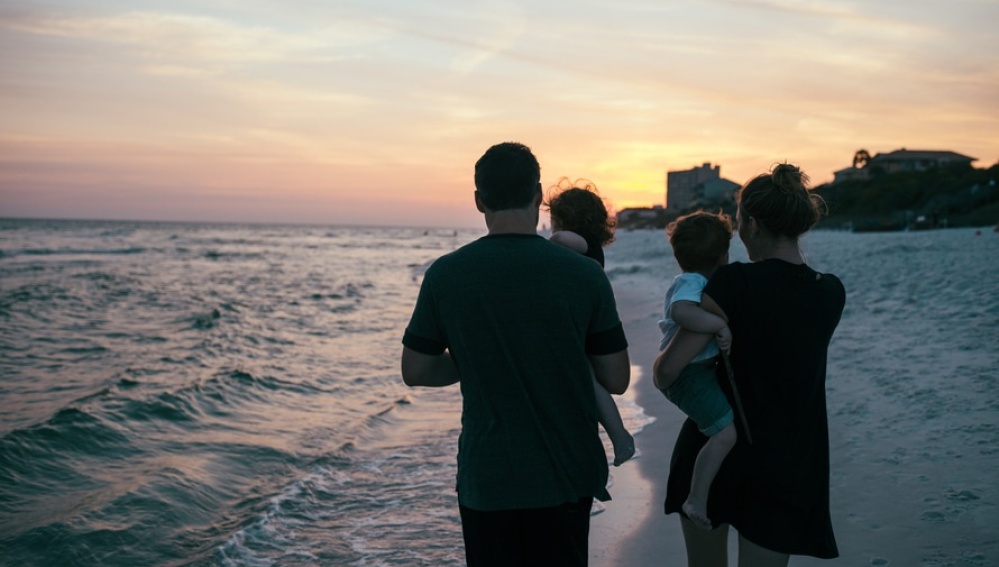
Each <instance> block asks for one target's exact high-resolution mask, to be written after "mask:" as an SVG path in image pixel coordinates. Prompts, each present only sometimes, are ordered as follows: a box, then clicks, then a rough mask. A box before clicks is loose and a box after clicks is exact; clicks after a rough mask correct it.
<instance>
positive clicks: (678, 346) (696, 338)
mask: <svg viewBox="0 0 999 567" xmlns="http://www.w3.org/2000/svg"><path fill="white" fill-rule="evenodd" d="M710 340H711V335H709V334H706V333H695V332H693V331H688V330H687V329H684V328H683V327H680V329H679V330H678V331H677V332H676V335H674V336H673V338H672V340H670V342H669V344H668V345H666V348H665V349H663V351H662V352H661V353H659V356H657V357H656V360H655V362H653V363H652V382H653V383H654V384H655V385H656V388H659V389H660V390H665V389H666V388H668V387H669V386H670V384H672V383H673V382H674V381H675V380H676V379H677V377H679V376H680V371H681V370H683V368H684V367H685V366H687V365H688V364H690V361H691V360H693V359H694V357H695V356H697V353H699V352H701V349H703V348H704V347H705V346H706V345H707V344H708V341H710Z"/></svg>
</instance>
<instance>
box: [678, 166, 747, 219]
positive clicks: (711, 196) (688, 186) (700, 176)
mask: <svg viewBox="0 0 999 567" xmlns="http://www.w3.org/2000/svg"><path fill="white" fill-rule="evenodd" d="M738 188H739V184H738V183H735V182H732V181H729V180H727V179H722V177H721V166H720V165H716V166H712V165H711V164H710V163H705V164H703V165H702V166H701V167H695V168H693V169H687V170H683V171H668V172H666V210H667V211H669V212H671V213H675V212H681V211H686V210H690V209H691V208H694V207H697V206H699V205H709V204H712V203H719V202H726V201H731V200H732V199H733V195H734V193H735V190H736V189H738Z"/></svg>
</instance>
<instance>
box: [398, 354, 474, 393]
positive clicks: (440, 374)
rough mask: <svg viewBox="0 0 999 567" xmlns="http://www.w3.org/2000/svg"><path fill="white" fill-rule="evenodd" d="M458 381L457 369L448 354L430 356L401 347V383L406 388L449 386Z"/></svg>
mask: <svg viewBox="0 0 999 567" xmlns="http://www.w3.org/2000/svg"><path fill="white" fill-rule="evenodd" d="M459 380H460V376H459V375H458V367H457V366H455V365H454V361H453V360H451V354H450V353H449V352H447V351H445V352H443V353H442V354H437V355H431V354H423V353H422V352H418V351H415V350H413V349H411V348H409V347H405V346H404V347H402V381H403V382H405V384H406V385H407V386H430V387H440V386H450V385H451V384H457V383H458V381H459Z"/></svg>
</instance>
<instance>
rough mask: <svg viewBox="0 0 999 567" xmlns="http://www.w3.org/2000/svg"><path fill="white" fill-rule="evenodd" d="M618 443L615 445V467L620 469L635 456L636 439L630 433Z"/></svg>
mask: <svg viewBox="0 0 999 567" xmlns="http://www.w3.org/2000/svg"><path fill="white" fill-rule="evenodd" d="M625 435H626V436H627V437H626V438H625V439H622V440H621V441H620V442H618V443H614V444H613V445H614V466H615V467H619V466H621V463H623V462H625V461H627V460H628V459H630V458H632V457H634V456H635V438H634V437H632V436H631V434H630V433H627V432H626V433H625Z"/></svg>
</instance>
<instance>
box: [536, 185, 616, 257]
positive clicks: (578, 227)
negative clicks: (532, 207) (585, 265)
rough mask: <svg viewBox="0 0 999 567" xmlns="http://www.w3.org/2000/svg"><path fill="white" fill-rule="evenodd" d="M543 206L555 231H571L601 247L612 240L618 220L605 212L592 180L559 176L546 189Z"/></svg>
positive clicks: (605, 208) (605, 209)
mask: <svg viewBox="0 0 999 567" xmlns="http://www.w3.org/2000/svg"><path fill="white" fill-rule="evenodd" d="M544 207H545V209H546V210H547V211H548V212H549V214H551V218H552V228H553V229H554V228H555V227H556V226H557V227H558V230H571V231H572V232H575V233H576V234H578V235H580V236H582V237H583V238H585V239H586V241H587V242H592V243H597V244H599V245H600V246H601V247H603V246H607V245H608V244H610V243H611V242H614V227H615V226H616V225H617V219H616V218H614V217H613V216H611V215H609V214H608V213H607V207H605V206H604V202H603V199H601V198H600V195H598V194H597V186H596V185H594V184H593V183H592V182H591V181H587V180H586V179H577V180H576V181H575V182H573V181H570V180H569V178H568V177H563V178H562V179H559V181H558V183H557V184H555V185H553V186H552V187H550V188H549V189H548V198H547V199H546V200H545V202H544Z"/></svg>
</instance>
